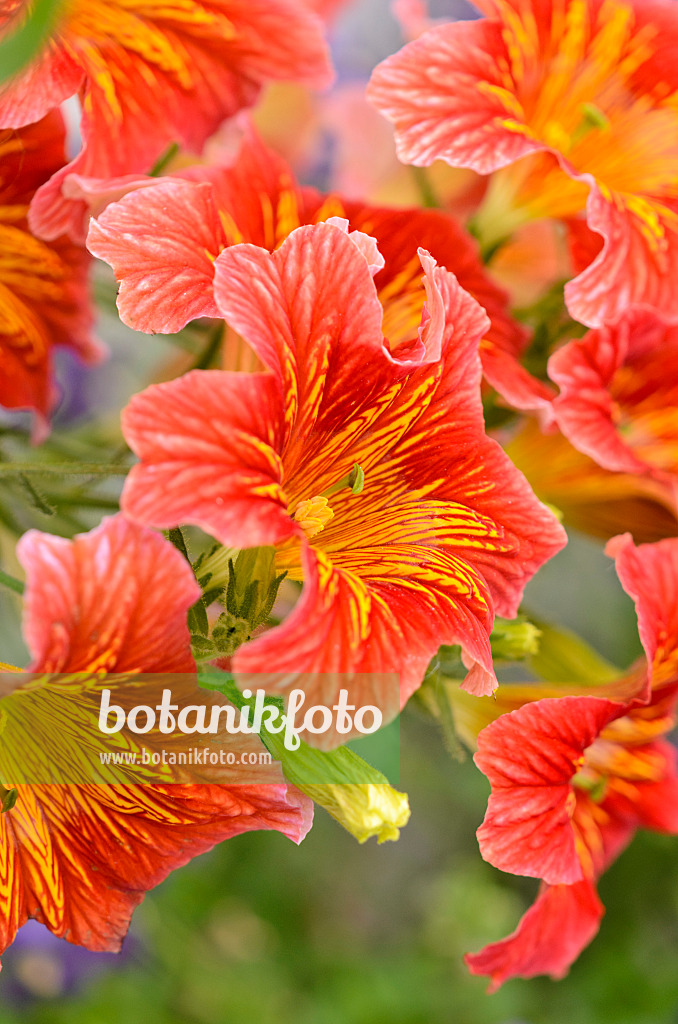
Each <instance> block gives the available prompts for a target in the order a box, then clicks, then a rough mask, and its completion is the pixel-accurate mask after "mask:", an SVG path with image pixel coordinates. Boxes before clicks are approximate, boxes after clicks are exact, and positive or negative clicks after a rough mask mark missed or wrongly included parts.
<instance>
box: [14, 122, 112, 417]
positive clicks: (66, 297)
mask: <svg viewBox="0 0 678 1024" xmlns="http://www.w3.org/2000/svg"><path fill="white" fill-rule="evenodd" d="M64 160H65V156H64V126H63V121H62V118H61V115H60V114H59V113H57V112H54V113H52V114H49V115H48V116H47V117H45V118H44V119H43V120H42V121H40V122H38V123H37V124H34V125H31V126H30V127H29V128H23V129H21V130H20V131H0V243H1V248H2V253H1V255H0V405H4V406H5V407H6V408H9V409H31V410H33V411H34V412H35V413H36V415H37V428H36V430H35V436H37V437H40V436H41V435H42V434H43V433H44V431H45V430H46V426H47V416H48V414H49V412H50V410H51V408H52V406H53V404H54V400H55V396H56V389H55V387H54V384H53V381H52V371H51V364H52V352H53V349H54V347H55V346H56V345H66V346H68V347H69V348H71V349H73V350H74V351H75V352H76V353H77V354H78V355H79V356H80V357H81V358H82V359H84V360H85V361H87V362H91V361H94V360H96V359H98V358H99V357H100V355H101V348H100V347H99V346H98V345H97V343H95V342H94V340H93V339H92V337H91V327H92V320H93V317H92V313H91V309H90V303H89V296H88V290H87V266H88V263H89V257H88V255H87V253H86V252H85V250H84V249H82V248H79V247H77V246H75V245H73V244H72V243H71V242H69V241H67V240H66V239H63V238H62V239H58V240H57V241H55V242H52V243H50V244H48V243H46V242H43V241H40V239H38V238H36V237H35V235H34V234H33V233H32V232H31V230H30V228H29V226H28V223H27V220H26V215H27V213H28V206H29V203H30V202H31V199H32V198H33V196H34V194H35V191H36V189H38V188H39V187H40V186H41V185H42V184H43V183H44V182H45V181H46V180H47V179H48V178H49V177H50V175H51V174H53V173H54V172H55V171H56V170H57V169H58V168H59V167H61V166H62V165H63V163H64Z"/></svg>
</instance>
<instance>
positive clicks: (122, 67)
mask: <svg viewBox="0 0 678 1024" xmlns="http://www.w3.org/2000/svg"><path fill="white" fill-rule="evenodd" d="M29 6H30V5H29V3H27V2H26V0H12V2H11V3H10V4H9V5H7V4H5V7H4V11H3V14H2V15H1V16H0V28H2V29H3V30H4V31H5V32H7V31H11V30H13V29H14V28H15V27H16V26H17V25H18V24H20V23H21V20H22V18H23V17H24V15H25V13H26V11H27V9H28V8H29ZM331 77H332V76H331V69H330V65H329V58H328V54H327V50H326V47H325V43H324V41H323V36H322V24H321V22H320V20H319V18H318V17H317V16H316V15H315V14H314V13H312V12H311V11H310V10H309V8H308V6H307V5H306V4H304V3H303V2H302V0H131V2H126V0H67V2H65V3H64V4H63V6H62V10H61V12H60V20H59V22H58V24H57V29H56V32H55V34H54V36H53V37H52V39H51V40H50V42H49V43H48V45H47V47H46V48H45V49H44V50H43V52H42V53H41V54H40V55H39V56H38V57H37V58H36V59H35V60H34V61H33V63H32V64H31V65H30V66H29V68H28V69H27V70H25V71H22V72H20V73H19V74H18V75H17V76H16V77H15V78H14V79H12V80H11V81H10V82H9V83H8V84H6V85H4V86H3V87H2V89H0V125H2V126H3V127H4V126H6V127H21V126H22V125H25V124H29V123H30V122H32V121H37V120H38V119H39V118H41V117H43V116H44V114H46V113H47V112H48V111H49V110H51V109H53V108H54V107H57V106H58V105H59V104H60V103H61V102H62V101H63V100H65V99H67V98H68V97H69V96H73V95H74V94H76V93H78V95H79V97H80V101H81V106H82V122H81V134H82V139H83V148H82V150H81V152H80V153H79V154H78V155H77V156H76V157H75V159H74V160H73V161H71V163H70V164H68V166H67V167H64V168H63V169H62V170H60V171H59V172H58V173H57V174H55V175H54V176H53V177H52V178H51V179H50V181H49V182H48V183H47V184H46V185H45V186H43V187H42V188H41V190H40V192H39V193H38V195H37V196H36V199H35V201H34V203H33V206H32V209H31V224H32V227H33V230H34V231H35V232H36V233H37V234H39V235H40V236H41V237H43V238H55V237H57V236H59V235H62V234H64V233H69V234H71V235H72V236H73V237H82V231H83V226H84V225H83V217H84V215H85V213H86V208H85V206H84V204H83V203H82V202H79V201H75V200H73V199H70V198H68V197H67V196H66V195H65V191H64V190H67V187H68V181H69V178H70V175H71V174H73V173H78V174H84V175H97V176H99V177H108V176H111V175H116V174H126V173H129V172H140V171H141V172H145V171H148V170H150V169H151V167H152V166H153V164H154V163H155V162H156V160H157V159H158V158H159V157H160V156H161V154H162V153H163V151H164V150H165V149H166V148H167V146H168V144H170V143H172V142H177V143H182V144H183V145H184V146H186V147H188V148H189V149H192V150H194V151H200V149H201V148H202V146H203V144H204V142H205V140H206V139H207V138H208V137H209V136H210V135H211V134H212V133H213V132H214V131H215V130H216V128H217V127H218V126H219V124H220V123H221V122H222V121H223V120H224V119H225V118H227V117H231V116H232V115H233V114H235V113H236V112H237V111H238V110H240V109H242V108H243V107H245V106H250V105H251V104H252V103H253V102H254V101H255V99H256V97H257V95H258V93H259V90H260V88H261V85H262V83H264V82H266V81H270V80H276V79H292V80H295V81H300V82H305V83H307V84H309V85H315V86H324V85H327V84H329V81H330V80H331Z"/></svg>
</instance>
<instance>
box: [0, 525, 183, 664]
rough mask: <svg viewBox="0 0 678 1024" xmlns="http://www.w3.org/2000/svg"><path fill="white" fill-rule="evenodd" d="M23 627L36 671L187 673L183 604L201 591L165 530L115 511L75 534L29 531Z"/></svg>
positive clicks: (23, 556)
mask: <svg viewBox="0 0 678 1024" xmlns="http://www.w3.org/2000/svg"><path fill="white" fill-rule="evenodd" d="M17 555H18V557H19V560H20V562H21V564H22V565H23V567H24V569H25V570H26V574H27V579H28V582H27V590H26V598H25V602H26V612H25V620H24V634H25V637H26V642H27V644H28V646H29V648H30V650H31V653H32V655H33V667H32V671H40V672H79V671H98V670H105V671H109V672H111V671H115V672H133V671H145V672H191V671H194V670H195V662H194V661H193V657H192V655H191V649H190V637H189V633H188V626H187V624H186V613H187V611H188V609H189V607H190V605H192V604H193V603H194V602H195V601H197V600H198V598H199V597H200V587H199V586H198V584H197V583H196V581H195V578H194V576H193V573H192V571H191V568H190V566H189V565H188V563H187V562H186V561H185V560H184V559H183V558H182V556H181V555H180V554H179V552H178V551H177V550H176V549H175V548H174V547H173V546H172V545H171V544H170V543H169V542H168V541H166V540H165V538H164V537H162V536H161V535H160V534H157V533H154V532H153V531H151V530H147V529H145V528H143V527H140V526H137V525H135V524H134V523H131V522H129V521H128V520H127V519H125V517H124V516H121V515H117V516H112V517H110V518H108V519H105V520H104V521H103V523H102V524H101V526H99V527H97V529H96V530H92V531H91V532H90V533H87V534H81V535H80V536H78V537H76V538H75V539H74V540H73V541H69V540H65V539H63V538H61V537H54V536H51V535H49V534H44V533H40V532H38V531H37V530H29V532H28V533H26V534H24V536H23V537H22V538H21V540H20V541H19V544H18V546H17Z"/></svg>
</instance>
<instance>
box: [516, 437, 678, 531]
mask: <svg viewBox="0 0 678 1024" xmlns="http://www.w3.org/2000/svg"><path fill="white" fill-rule="evenodd" d="M506 450H507V452H508V454H509V456H510V457H511V459H512V461H513V462H514V463H515V464H516V466H518V467H519V468H520V469H521V471H522V472H523V473H524V474H525V476H526V477H527V479H528V480H529V481H530V484H531V485H532V487H533V488H534V490H535V493H536V494H538V495H539V497H540V498H541V500H542V501H545V502H546V503H547V504H549V505H553V506H555V508H557V509H558V510H559V512H561V513H562V515H563V521H564V522H565V524H566V525H568V526H573V527H574V528H575V529H576V530H582V531H584V532H585V533H591V534H593V535H594V536H596V537H604V538H609V537H612V536H614V535H615V534H617V533H619V532H620V531H627V530H628V531H629V532H630V533H632V534H633V536H634V538H635V540H636V541H638V542H639V543H640V542H644V541H655V540H660V539H661V538H662V537H675V536H678V506H677V504H676V494H675V488H674V487H673V486H672V485H670V484H668V483H667V482H666V480H664V479H658V478H657V477H656V476H655V475H651V474H649V473H639V472H637V471H633V472H628V471H626V472H617V471H613V470H610V469H604V468H603V467H602V466H600V465H598V463H597V462H594V460H593V459H592V458H590V457H589V456H588V455H584V453H583V452H581V451H578V450H577V449H576V448H574V447H573V446H572V444H571V443H570V442H569V441H568V440H567V438H566V437H565V436H564V435H563V434H561V433H560V431H559V430H556V431H554V432H553V433H546V434H545V433H542V431H541V430H540V429H539V427H538V425H537V424H536V423H535V422H534V421H529V422H527V423H525V424H524V426H523V427H522V429H521V430H520V432H519V433H518V434H517V435H516V436H515V437H514V438H512V439H511V440H510V441H509V443H508V444H507V445H506Z"/></svg>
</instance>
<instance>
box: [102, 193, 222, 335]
mask: <svg viewBox="0 0 678 1024" xmlns="http://www.w3.org/2000/svg"><path fill="white" fill-rule="evenodd" d="M225 245H226V235H225V233H224V229H223V226H222V224H221V221H220V219H219V211H218V209H217V207H216V204H215V197H214V189H213V187H212V185H211V184H210V183H209V182H204V183H203V184H194V183H192V182H183V181H163V182H162V183H160V184H156V185H154V186H153V187H152V188H142V189H138V190H137V191H134V192H130V193H129V194H128V195H126V196H125V197H124V198H123V199H121V200H120V202H117V203H114V204H113V205H111V206H109V207H108V208H107V209H106V210H104V212H103V213H102V214H101V216H100V217H99V218H98V219H97V220H93V221H92V222H91V224H90V229H89V234H88V236H87V247H88V249H89V251H90V252H91V253H92V254H93V255H94V256H98V257H99V258H100V259H102V260H106V262H107V263H110V265H111V266H112V267H113V270H114V272H115V276H116V278H117V280H118V281H120V282H121V285H120V291H119V293H118V311H119V313H120V318H121V320H122V321H123V323H126V324H128V325H129V326H130V327H133V328H134V329H135V330H137V331H145V332H146V333H155V332H159V333H162V334H173V333H174V332H176V331H180V330H181V328H182V327H184V326H185V325H186V324H187V323H188V321H189V320H195V319H197V318H198V317H201V316H211V317H218V315H219V312H218V310H217V307H216V305H215V302H214V298H213V288H212V282H213V278H214V261H215V260H216V258H217V256H218V255H219V253H220V252H221V250H222V249H223V247H224V246H225Z"/></svg>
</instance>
